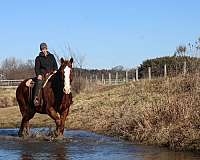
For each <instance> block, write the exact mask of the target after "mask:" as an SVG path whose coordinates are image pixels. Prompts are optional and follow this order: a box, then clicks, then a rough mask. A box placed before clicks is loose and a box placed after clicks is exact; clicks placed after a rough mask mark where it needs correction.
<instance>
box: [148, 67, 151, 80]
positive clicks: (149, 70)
mask: <svg viewBox="0 0 200 160" xmlns="http://www.w3.org/2000/svg"><path fill="white" fill-rule="evenodd" d="M148 72H149V80H151V67H148Z"/></svg>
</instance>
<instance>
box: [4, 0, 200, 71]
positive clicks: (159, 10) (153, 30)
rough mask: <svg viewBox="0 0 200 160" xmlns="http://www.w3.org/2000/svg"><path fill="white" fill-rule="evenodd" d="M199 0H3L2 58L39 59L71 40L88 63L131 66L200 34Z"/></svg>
mask: <svg viewBox="0 0 200 160" xmlns="http://www.w3.org/2000/svg"><path fill="white" fill-rule="evenodd" d="M199 6H200V1H199V0H190V1H189V0H165V1H164V0H151V1H150V0H140V1H139V0H58V1H53V0H43V1H40V0H32V1H27V0H26V1H25V0H16V1H15V0H1V2H0V61H1V60H2V59H4V58H6V57H17V58H18V59H23V60H27V59H34V58H35V57H36V56H37V54H38V52H39V44H40V43H41V42H47V43H48V45H49V49H50V51H51V50H55V51H56V52H57V54H58V55H59V56H67V55H68V53H67V52H65V46H66V44H70V46H71V47H72V48H73V49H74V50H76V52H77V54H78V55H80V56H85V61H84V67H85V68H99V69H101V68H112V67H113V66H116V65H123V66H125V67H126V68H132V67H135V66H137V65H139V64H141V63H142V61H143V60H145V59H147V58H148V59H149V58H155V57H160V56H166V55H172V54H173V53H174V51H175V48H176V46H178V45H180V44H186V43H188V42H194V41H195V40H196V39H197V38H198V37H199V36H200V9H199Z"/></svg>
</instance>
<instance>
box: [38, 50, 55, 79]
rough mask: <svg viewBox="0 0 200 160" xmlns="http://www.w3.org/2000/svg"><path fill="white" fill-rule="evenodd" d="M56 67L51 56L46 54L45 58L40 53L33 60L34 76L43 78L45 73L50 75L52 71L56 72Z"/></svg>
mask: <svg viewBox="0 0 200 160" xmlns="http://www.w3.org/2000/svg"><path fill="white" fill-rule="evenodd" d="M57 69H58V66H57V63H56V60H55V57H54V55H53V54H51V53H50V52H48V54H47V56H45V55H44V54H43V53H42V52H40V54H39V56H37V57H36V59H35V73H36V76H38V75H42V76H44V75H45V74H47V73H50V72H52V71H54V70H57Z"/></svg>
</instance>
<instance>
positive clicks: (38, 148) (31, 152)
mask: <svg viewBox="0 0 200 160" xmlns="http://www.w3.org/2000/svg"><path fill="white" fill-rule="evenodd" d="M20 158H21V160H33V159H54V160H68V159H69V157H68V152H67V148H66V144H64V143H58V144H52V143H43V144H38V143H36V144H32V143H29V144H24V146H21V152H20Z"/></svg>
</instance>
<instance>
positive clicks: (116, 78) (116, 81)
mask: <svg viewBox="0 0 200 160" xmlns="http://www.w3.org/2000/svg"><path fill="white" fill-rule="evenodd" d="M118 82H119V81H118V72H116V77H115V84H118Z"/></svg>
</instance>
